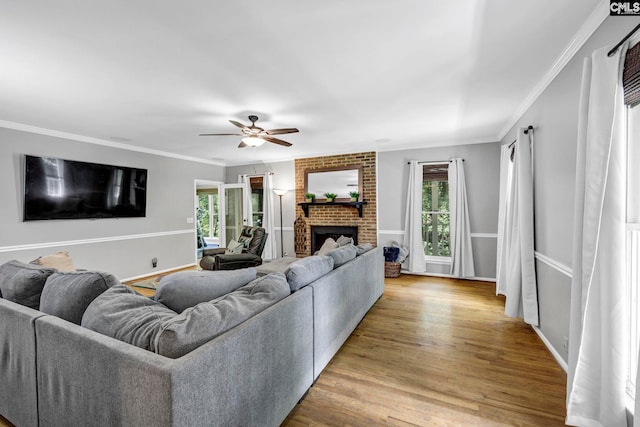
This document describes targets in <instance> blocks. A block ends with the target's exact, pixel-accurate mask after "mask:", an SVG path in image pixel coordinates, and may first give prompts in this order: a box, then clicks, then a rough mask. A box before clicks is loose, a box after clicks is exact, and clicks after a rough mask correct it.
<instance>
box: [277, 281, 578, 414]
mask: <svg viewBox="0 0 640 427" xmlns="http://www.w3.org/2000/svg"><path fill="white" fill-rule="evenodd" d="M503 311H504V299H503V298H502V297H496V295H495V285H494V284H492V283H486V282H474V281H464V280H450V279H440V278H433V277H423V276H409V275H402V276H401V277H400V278H397V279H386V281H385V291H384V295H383V296H382V298H381V299H380V300H379V301H378V302H377V303H376V304H375V306H374V307H373V308H372V309H371V310H370V311H369V313H368V314H367V316H366V317H365V318H364V320H363V321H362V322H361V323H360V325H359V326H358V328H357V329H356V330H355V331H354V333H353V334H352V335H351V337H350V338H349V339H348V340H347V342H346V343H345V345H344V346H343V347H342V348H341V349H340V351H339V352H338V354H337V355H336V356H335V357H334V358H333V360H332V361H331V363H330V364H329V365H328V366H327V368H325V370H324V371H323V372H322V374H321V375H320V377H319V378H318V380H317V381H316V383H315V384H314V386H313V387H311V390H310V391H309V393H308V394H307V396H306V398H305V399H304V400H303V401H302V403H301V404H299V405H297V406H296V408H295V409H294V410H293V411H292V412H291V413H290V414H289V417H288V418H287V419H286V421H285V423H284V425H285V426H287V427H297V426H323V425H327V426H345V425H352V426H364V425H366V426H378V425H380V426H382V425H393V426H440V425H447V426H449V425H460V426H480V425H482V426H490V425H516V426H554V425H558V426H560V425H564V416H565V384H566V375H565V373H564V371H563V370H562V369H561V368H560V367H559V366H558V365H557V363H556V362H555V360H554V359H553V357H552V356H551V354H550V353H549V352H548V351H547V349H546V347H545V346H544V344H543V343H542V342H541V341H540V339H539V337H538V336H537V335H536V333H535V332H534V331H533V330H532V329H531V328H530V327H529V326H527V325H525V324H524V323H523V322H522V321H521V320H519V319H510V318H508V317H506V316H504V314H503Z"/></svg>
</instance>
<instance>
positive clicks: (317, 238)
mask: <svg viewBox="0 0 640 427" xmlns="http://www.w3.org/2000/svg"><path fill="white" fill-rule="evenodd" d="M340 236H344V237H351V238H352V239H353V243H354V244H356V245H357V244H358V227H357V226H356V227H353V226H345V225H337V226H336V225H312V226H311V253H312V254H314V253H316V251H317V250H320V248H321V247H322V244H323V243H324V241H325V240H327V239H328V238H329V237H331V238H332V239H333V240H338V238H339V237H340Z"/></svg>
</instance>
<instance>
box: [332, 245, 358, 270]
mask: <svg viewBox="0 0 640 427" xmlns="http://www.w3.org/2000/svg"><path fill="white" fill-rule="evenodd" d="M328 255H329V256H330V257H331V258H333V268H338V267H340V266H341V265H342V264H346V263H347V262H349V261H351V260H352V259H354V258H355V257H356V248H355V246H353V245H347V246H340V247H339V248H336V249H334V250H332V251H330V252H329V253H328Z"/></svg>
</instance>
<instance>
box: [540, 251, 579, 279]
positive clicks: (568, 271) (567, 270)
mask: <svg viewBox="0 0 640 427" xmlns="http://www.w3.org/2000/svg"><path fill="white" fill-rule="evenodd" d="M535 257H536V259H537V260H538V261H540V262H543V263H545V264H547V265H548V266H549V267H551V268H553V269H554V270H556V271H558V272H560V273H562V274H564V275H565V276H567V277H568V278H570V279H571V278H573V269H572V268H571V267H569V266H568V265H565V264H563V263H561V262H560V261H556V260H555V259H553V258H550V257H548V256H546V255H545V254H543V253H541V252H538V251H536V252H535Z"/></svg>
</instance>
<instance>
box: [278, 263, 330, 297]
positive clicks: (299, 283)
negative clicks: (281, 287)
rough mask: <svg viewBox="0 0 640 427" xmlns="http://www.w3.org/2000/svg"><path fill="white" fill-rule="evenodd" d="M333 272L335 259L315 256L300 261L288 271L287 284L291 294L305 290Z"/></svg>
mask: <svg viewBox="0 0 640 427" xmlns="http://www.w3.org/2000/svg"><path fill="white" fill-rule="evenodd" d="M331 270H333V258H332V257H330V256H326V255H314V256H309V257H306V258H302V259H299V260H298V261H296V262H294V263H293V264H291V265H290V266H289V268H288V269H287V272H286V275H287V282H289V287H290V288H291V292H295V291H297V290H299V289H301V288H304V287H305V286H307V285H308V284H309V283H311V282H313V281H314V280H317V279H319V278H320V277H322V276H324V275H325V274H327V273H329V272H330V271H331Z"/></svg>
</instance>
